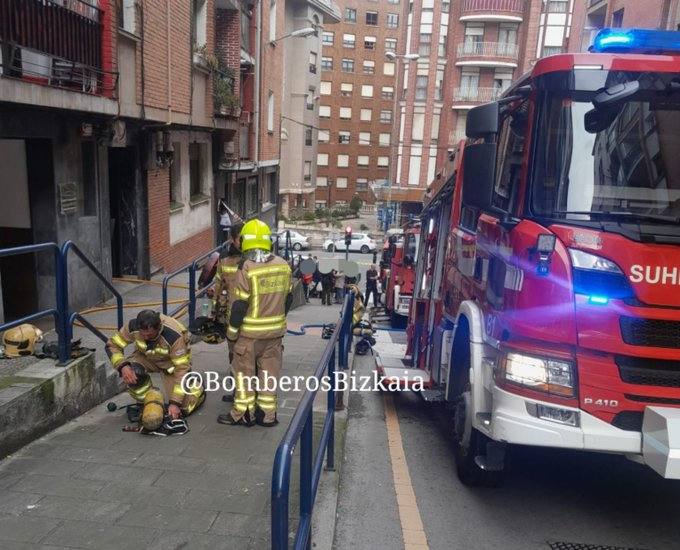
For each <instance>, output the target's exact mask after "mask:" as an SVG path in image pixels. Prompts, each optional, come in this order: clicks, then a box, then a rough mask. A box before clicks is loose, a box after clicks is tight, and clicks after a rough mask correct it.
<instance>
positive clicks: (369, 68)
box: [364, 60, 375, 74]
mask: <svg viewBox="0 0 680 550" xmlns="http://www.w3.org/2000/svg"><path fill="white" fill-rule="evenodd" d="M374 72H375V61H369V60H366V61H364V74H373V73H374Z"/></svg>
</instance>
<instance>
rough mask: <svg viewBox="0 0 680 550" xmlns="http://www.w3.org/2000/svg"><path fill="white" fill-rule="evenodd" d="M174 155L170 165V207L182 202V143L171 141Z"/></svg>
mask: <svg viewBox="0 0 680 550" xmlns="http://www.w3.org/2000/svg"><path fill="white" fill-rule="evenodd" d="M172 148H173V149H174V150H175V156H174V159H173V161H172V164H171V165H170V207H171V208H172V206H173V205H179V204H181V203H182V144H181V143H173V144H172Z"/></svg>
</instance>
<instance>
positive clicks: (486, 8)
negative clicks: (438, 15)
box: [460, 0, 524, 16]
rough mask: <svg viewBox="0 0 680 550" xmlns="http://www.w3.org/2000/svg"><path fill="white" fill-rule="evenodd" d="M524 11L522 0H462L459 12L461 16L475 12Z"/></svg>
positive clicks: (519, 12) (518, 12)
mask: <svg viewBox="0 0 680 550" xmlns="http://www.w3.org/2000/svg"><path fill="white" fill-rule="evenodd" d="M489 12H512V13H517V14H521V13H522V12H524V0H463V3H462V7H461V10H460V13H461V15H462V16H465V15H474V14H475V13H489Z"/></svg>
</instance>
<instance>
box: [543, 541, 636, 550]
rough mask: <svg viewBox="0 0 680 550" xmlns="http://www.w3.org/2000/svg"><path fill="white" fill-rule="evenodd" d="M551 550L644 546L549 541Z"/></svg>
mask: <svg viewBox="0 0 680 550" xmlns="http://www.w3.org/2000/svg"><path fill="white" fill-rule="evenodd" d="M548 546H549V547H550V548H551V550H643V549H642V548H626V547H623V546H611V545H609V544H584V543H582V542H563V541H554V542H553V541H548Z"/></svg>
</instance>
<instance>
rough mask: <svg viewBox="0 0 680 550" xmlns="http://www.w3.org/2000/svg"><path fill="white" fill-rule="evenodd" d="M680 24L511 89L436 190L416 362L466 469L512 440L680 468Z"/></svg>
mask: <svg viewBox="0 0 680 550" xmlns="http://www.w3.org/2000/svg"><path fill="white" fill-rule="evenodd" d="M679 45H680V33H678V32H670V31H647V30H622V29H612V30H610V29H604V30H602V31H600V33H598V35H597V37H596V38H595V40H594V43H593V46H592V48H591V53H584V54H573V55H572V54H562V55H557V56H552V57H548V58H544V59H540V60H538V61H537V62H536V64H535V66H534V67H533V69H532V70H531V72H530V73H529V74H526V75H525V76H524V77H522V78H521V79H520V80H519V81H518V82H517V83H516V84H515V85H514V86H513V87H512V88H511V89H509V90H508V91H507V92H505V94H504V95H503V97H502V98H501V99H500V100H499V101H496V102H494V103H490V104H486V105H482V106H479V107H476V108H474V109H472V110H471V111H470V112H469V114H468V117H467V127H466V134H467V137H468V139H467V141H466V142H465V143H463V142H461V144H460V146H459V148H458V149H457V151H456V155H455V158H454V159H453V160H452V162H451V163H450V166H448V167H447V169H446V171H445V172H444V173H443V174H441V175H440V177H439V179H438V180H437V181H436V182H435V183H434V184H433V191H434V192H433V195H432V197H431V198H430V199H429V200H428V201H427V202H426V204H425V205H424V210H423V214H422V218H421V220H422V232H421V239H420V249H419V252H418V256H417V259H416V266H417V268H416V282H415V296H414V302H413V305H412V307H411V313H410V318H409V326H408V329H407V335H408V350H407V358H406V359H407V361H408V360H409V359H410V361H411V363H412V366H413V368H414V369H418V370H417V371H416V370H414V371H413V373H414V374H415V373H416V372H417V373H419V376H421V377H422V381H423V382H424V383H425V387H426V388H428V389H426V392H430V394H432V395H438V396H439V397H440V398H441V399H443V400H445V401H446V402H447V403H448V404H449V408H450V409H451V410H452V411H453V415H452V433H453V439H454V447H455V459H456V467H457V470H458V475H459V477H460V479H461V480H462V481H463V482H464V483H467V484H471V485H475V484H493V483H495V482H496V481H497V480H498V478H499V475H500V473H501V472H502V470H503V468H504V458H505V453H506V450H507V448H508V445H509V444H521V445H534V446H544V447H555V448H569V449H581V450H585V451H598V452H607V453H617V454H622V455H626V456H628V457H629V458H631V459H633V460H636V461H637V462H639V463H641V464H646V465H647V466H649V467H651V468H653V469H654V470H655V471H657V472H658V473H659V474H661V475H662V476H664V477H666V478H672V479H679V478H680V46H679Z"/></svg>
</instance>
